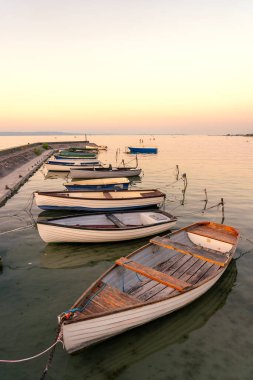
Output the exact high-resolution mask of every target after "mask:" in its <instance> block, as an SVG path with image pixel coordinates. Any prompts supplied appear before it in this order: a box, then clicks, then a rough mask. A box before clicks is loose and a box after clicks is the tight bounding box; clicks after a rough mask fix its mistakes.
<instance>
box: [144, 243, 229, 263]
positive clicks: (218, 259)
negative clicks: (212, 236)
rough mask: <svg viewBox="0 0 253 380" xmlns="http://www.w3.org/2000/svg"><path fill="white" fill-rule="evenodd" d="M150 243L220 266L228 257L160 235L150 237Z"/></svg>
mask: <svg viewBox="0 0 253 380" xmlns="http://www.w3.org/2000/svg"><path fill="white" fill-rule="evenodd" d="M150 243H152V244H155V245H159V246H161V247H164V248H168V249H172V250H174V251H177V252H180V253H183V254H185V255H191V256H193V257H196V258H198V259H201V260H204V261H209V262H211V263H213V264H215V265H219V266H222V267H224V266H225V265H226V263H227V261H228V257H227V256H225V255H223V254H219V253H217V252H212V251H211V250H207V249H205V248H200V249H197V248H193V247H188V246H186V245H184V244H181V243H175V242H173V241H171V240H170V239H168V238H165V237H161V236H156V237H155V238H154V239H151V240H150Z"/></svg>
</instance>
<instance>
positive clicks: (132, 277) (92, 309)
mask: <svg viewBox="0 0 253 380" xmlns="http://www.w3.org/2000/svg"><path fill="white" fill-rule="evenodd" d="M216 226H217V225H216ZM223 227H226V229H224V228H223ZM237 240H238V233H237V231H235V230H234V229H232V228H231V229H230V228H229V227H227V226H222V227H221V228H220V229H218V230H217V228H216V227H215V226H214V224H213V223H209V224H208V223H207V224H203V225H201V224H199V225H192V226H191V227H190V228H189V229H187V230H186V229H182V230H179V231H176V232H174V233H172V234H171V235H170V236H169V235H166V236H163V237H159V236H158V237H155V238H153V239H151V240H150V243H151V244H148V245H147V246H145V247H144V248H141V249H139V250H137V251H136V252H134V253H133V254H131V255H129V256H128V257H122V258H120V259H118V260H116V261H115V264H116V266H115V267H113V268H112V269H111V270H110V271H109V272H108V273H107V274H105V276H104V277H102V279H100V280H99V281H98V282H97V283H96V284H95V285H94V287H93V288H92V289H91V290H89V291H87V292H85V293H84V294H83V295H82V296H81V297H80V298H79V300H78V301H77V303H76V304H75V305H74V307H77V308H79V309H80V311H78V312H77V313H74V315H73V316H72V318H71V319H70V320H69V321H68V322H67V323H71V322H72V321H78V320H83V319H87V318H90V317H93V316H95V315H98V314H101V313H102V314H104V313H112V312H115V311H116V310H120V309H127V308H131V307H134V306H135V305H141V304H143V303H144V304H145V303H149V302H156V301H160V300H164V299H168V298H171V297H174V296H177V295H179V294H182V293H183V292H186V291H188V290H191V289H192V288H193V287H198V286H199V285H201V284H202V283H203V282H206V281H208V280H209V279H210V278H212V277H215V276H216V275H219V273H220V274H221V272H223V271H224V268H225V267H226V266H227V265H228V263H229V262H230V260H231V258H232V256H233V253H234V251H235V248H236V244H237Z"/></svg>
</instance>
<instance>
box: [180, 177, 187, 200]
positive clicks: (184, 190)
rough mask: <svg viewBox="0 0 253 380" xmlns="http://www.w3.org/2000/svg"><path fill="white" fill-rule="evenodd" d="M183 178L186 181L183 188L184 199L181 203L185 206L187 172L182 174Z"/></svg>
mask: <svg viewBox="0 0 253 380" xmlns="http://www.w3.org/2000/svg"><path fill="white" fill-rule="evenodd" d="M182 180H183V181H184V188H183V190H182V193H183V199H182V202H181V205H182V206H183V205H184V202H185V193H186V189H187V185H188V182H187V176H186V173H184V174H182Z"/></svg>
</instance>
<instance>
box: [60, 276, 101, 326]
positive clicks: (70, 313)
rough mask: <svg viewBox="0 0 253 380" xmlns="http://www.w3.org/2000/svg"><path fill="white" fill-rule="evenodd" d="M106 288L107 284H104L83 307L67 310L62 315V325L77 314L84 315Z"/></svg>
mask: <svg viewBox="0 0 253 380" xmlns="http://www.w3.org/2000/svg"><path fill="white" fill-rule="evenodd" d="M105 287H106V283H103V285H102V286H101V288H99V289H98V290H97V291H96V292H95V293H94V294H93V295H92V296H91V297H90V298H88V299H87V301H86V302H85V304H84V305H83V306H82V307H75V308H73V309H69V310H66V311H64V312H62V313H61V314H60V324H62V322H64V321H66V320H69V319H71V318H72V317H73V316H74V314H75V313H76V312H78V313H82V312H83V311H84V310H85V309H86V307H87V306H88V305H89V304H90V303H91V301H92V300H93V299H94V298H95V297H96V296H97V295H98V294H99V293H100V292H101V291H102V290H103V289H104V288H105Z"/></svg>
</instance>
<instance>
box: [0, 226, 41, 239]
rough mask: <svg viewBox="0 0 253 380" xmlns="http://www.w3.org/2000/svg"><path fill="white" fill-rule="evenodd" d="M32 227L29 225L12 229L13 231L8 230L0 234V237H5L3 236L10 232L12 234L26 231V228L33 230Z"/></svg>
mask: <svg viewBox="0 0 253 380" xmlns="http://www.w3.org/2000/svg"><path fill="white" fill-rule="evenodd" d="M33 227H34V224H29V225H28V226H24V227H18V228H14V229H13V230H8V231H4V232H0V236H1V235H5V234H9V233H10V232H14V231H23V230H27V229H28V228H33Z"/></svg>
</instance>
